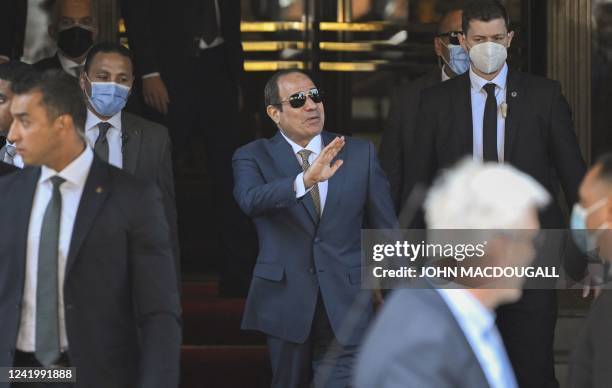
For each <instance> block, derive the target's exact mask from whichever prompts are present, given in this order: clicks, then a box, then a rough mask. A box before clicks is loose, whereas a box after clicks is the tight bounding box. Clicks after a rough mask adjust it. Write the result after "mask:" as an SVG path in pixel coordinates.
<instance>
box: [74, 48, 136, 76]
mask: <svg viewBox="0 0 612 388" xmlns="http://www.w3.org/2000/svg"><path fill="white" fill-rule="evenodd" d="M100 53H104V54H109V53H116V54H119V55H121V56H124V57H126V58H127V59H129V60H130V64H131V65H132V71H134V56H133V55H132V52H131V51H130V50H129V49H128V48H127V47H125V46H122V45H120V44H119V43H113V42H102V43H97V44H94V45H93V46H92V47H91V49H89V52H88V53H87V58H86V59H85V72H86V73H89V69H90V68H91V63H92V62H93V61H94V59H95V58H96V55H98V54H100Z"/></svg>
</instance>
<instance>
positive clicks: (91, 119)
mask: <svg viewBox="0 0 612 388" xmlns="http://www.w3.org/2000/svg"><path fill="white" fill-rule="evenodd" d="M100 121H104V120H101V119H100V118H99V117H98V116H96V115H95V114H94V113H93V112H92V111H91V110H90V109H89V108H88V109H87V121H85V129H86V130H87V131H90V130H92V129H94V128H97V126H98V124H99V123H100ZM106 122H107V123H109V124H110V125H112V128H116V129H118V130H119V132H121V111H119V112H118V113H117V114H116V115H114V116H113V117H111V118H110V119H108V120H106Z"/></svg>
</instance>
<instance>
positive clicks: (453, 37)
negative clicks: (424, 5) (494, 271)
mask: <svg viewBox="0 0 612 388" xmlns="http://www.w3.org/2000/svg"><path fill="white" fill-rule="evenodd" d="M462 34H463V32H462V31H449V32H445V33H443V34H438V38H448V43H450V44H454V45H459V35H462Z"/></svg>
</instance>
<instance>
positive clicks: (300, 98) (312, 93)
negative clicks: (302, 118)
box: [279, 88, 323, 109]
mask: <svg viewBox="0 0 612 388" xmlns="http://www.w3.org/2000/svg"><path fill="white" fill-rule="evenodd" d="M308 97H310V99H311V100H312V101H313V102H314V103H316V104H318V103H320V102H321V101H323V92H321V91H320V90H319V89H317V88H312V89H310V90H308V91H306V92H298V93H295V94H292V95H290V96H289V98H288V99H286V100H282V101H280V102H279V104H282V103H283V102H288V103H289V105H291V107H292V108H295V109H297V108H301V107H303V106H304V104H306V99H307V98H308Z"/></svg>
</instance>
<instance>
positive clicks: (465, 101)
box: [447, 72, 474, 155]
mask: <svg viewBox="0 0 612 388" xmlns="http://www.w3.org/2000/svg"><path fill="white" fill-rule="evenodd" d="M459 78H460V79H459V80H458V81H457V84H456V87H455V90H454V91H453V94H454V96H453V101H452V105H453V107H454V110H455V114H454V115H453V117H455V118H456V119H457V125H459V128H461V129H462V131H463V132H462V133H460V134H457V135H459V136H460V138H461V139H463V141H462V142H461V143H462V144H461V145H460V147H461V149H460V150H459V151H460V152H461V153H462V154H469V155H472V153H473V149H474V147H473V142H474V140H473V138H474V133H473V131H474V130H473V125H472V85H471V82H470V74H469V72H466V73H464V74H462V75H460V76H459ZM447 82H448V81H447Z"/></svg>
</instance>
